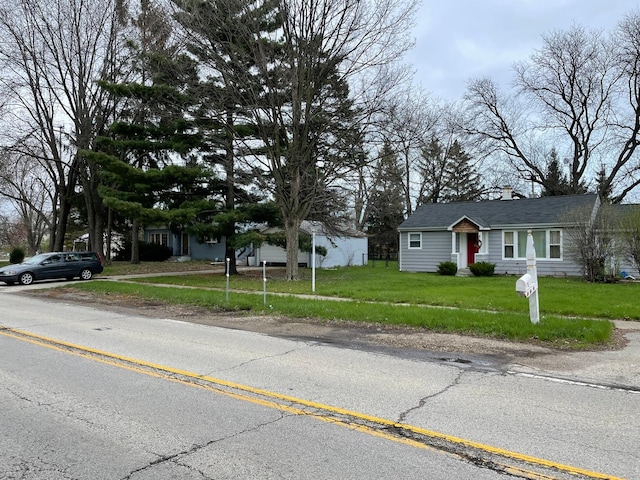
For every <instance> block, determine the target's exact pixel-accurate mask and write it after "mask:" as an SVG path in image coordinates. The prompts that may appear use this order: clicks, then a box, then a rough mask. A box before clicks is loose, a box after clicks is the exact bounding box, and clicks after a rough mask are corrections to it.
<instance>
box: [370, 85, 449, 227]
mask: <svg viewBox="0 0 640 480" xmlns="http://www.w3.org/2000/svg"><path fill="white" fill-rule="evenodd" d="M387 102H388V105H389V107H388V108H387V109H386V110H385V112H384V113H383V115H382V121H383V122H384V125H385V127H384V129H383V136H384V139H385V142H390V143H391V144H392V145H393V146H394V150H396V152H397V153H398V154H399V160H400V161H401V162H402V171H403V172H404V179H403V182H402V188H403V190H404V201H405V205H406V214H407V216H409V215H411V213H412V212H413V208H414V206H415V205H416V203H417V201H418V200H419V198H420V195H419V193H415V191H416V190H418V191H419V190H420V189H421V187H423V186H424V182H421V181H419V180H418V179H417V178H418V177H419V175H417V172H418V170H419V169H420V164H421V163H422V158H421V151H422V150H423V149H424V147H425V145H426V144H427V142H428V140H427V139H428V138H429V137H430V136H431V135H433V132H434V129H435V126H436V123H437V122H438V120H439V114H438V111H437V110H436V109H435V108H434V107H433V106H432V105H431V101H430V99H429V97H428V95H426V94H425V93H422V92H421V91H420V90H419V89H416V88H415V87H413V86H411V85H407V86H406V88H404V89H402V90H401V91H399V92H397V93H396V94H394V95H391V96H389V98H388V100H387ZM416 184H417V186H416Z"/></svg>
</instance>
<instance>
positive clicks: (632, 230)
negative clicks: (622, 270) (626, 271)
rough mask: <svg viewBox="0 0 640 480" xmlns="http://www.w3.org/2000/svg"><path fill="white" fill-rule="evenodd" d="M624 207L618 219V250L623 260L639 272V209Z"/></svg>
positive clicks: (634, 206)
mask: <svg viewBox="0 0 640 480" xmlns="http://www.w3.org/2000/svg"><path fill="white" fill-rule="evenodd" d="M620 207H625V210H624V211H623V213H622V215H621V217H620V234H619V235H618V237H619V239H620V248H621V251H622V253H623V255H624V256H625V258H626V259H627V260H628V261H630V262H631V263H632V264H633V266H635V267H636V270H638V271H640V209H639V208H638V206H637V205H624V206H623V205H621V206H620Z"/></svg>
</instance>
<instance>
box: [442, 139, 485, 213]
mask: <svg viewBox="0 0 640 480" xmlns="http://www.w3.org/2000/svg"><path fill="white" fill-rule="evenodd" d="M444 177H445V187H444V188H443V192H442V200H443V201H444V202H469V201H477V200H480V199H482V196H483V194H484V187H483V185H482V183H481V178H480V174H479V173H478V172H477V170H476V169H475V167H474V165H473V164H472V161H471V157H470V156H469V155H468V154H467V153H466V152H465V151H464V150H463V148H462V146H461V145H460V143H459V142H458V141H457V140H455V141H454V142H453V144H452V145H451V148H450V149H449V151H448V152H447V163H446V167H445V171H444Z"/></svg>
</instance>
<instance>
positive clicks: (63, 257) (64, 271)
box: [0, 252, 103, 285]
mask: <svg viewBox="0 0 640 480" xmlns="http://www.w3.org/2000/svg"><path fill="white" fill-rule="evenodd" d="M102 269H103V267H102V260H101V258H100V256H99V255H98V254H97V253H95V252H51V253H41V254H40V255H35V256H34V257H31V258H29V259H27V260H25V261H24V262H22V263H19V264H15V265H8V266H6V267H2V268H0V282H4V283H6V284H7V285H13V284H14V283H16V282H19V283H20V284H22V285H31V284H32V283H33V282H34V281H37V280H47V279H54V278H66V279H67V280H72V279H73V278H76V277H78V278H80V279H81V280H90V279H91V278H92V277H93V276H94V275H95V274H97V273H101V272H102Z"/></svg>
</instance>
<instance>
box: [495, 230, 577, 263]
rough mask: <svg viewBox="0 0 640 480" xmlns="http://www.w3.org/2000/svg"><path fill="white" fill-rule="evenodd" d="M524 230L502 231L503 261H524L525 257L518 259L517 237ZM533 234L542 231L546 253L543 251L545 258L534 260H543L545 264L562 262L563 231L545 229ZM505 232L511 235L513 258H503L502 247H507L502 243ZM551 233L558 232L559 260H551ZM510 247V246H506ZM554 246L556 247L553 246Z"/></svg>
mask: <svg viewBox="0 0 640 480" xmlns="http://www.w3.org/2000/svg"><path fill="white" fill-rule="evenodd" d="M524 231H525V230H503V231H502V260H503V261H506V262H508V261H518V262H521V261H522V260H526V257H518V235H519V234H522V233H523V232H524ZM534 231H535V232H541V231H544V233H545V237H546V238H545V246H546V251H545V256H544V257H537V258H536V260H544V261H546V262H562V261H563V260H564V248H563V240H564V231H563V229H562V228H547V229H544V230H542V229H540V230H534ZM506 232H512V233H513V257H505V255H504V247H505V246H506V245H507V244H505V243H504V237H505V235H504V234H505V233H506ZM551 232H560V244H559V245H560V257H559V258H551V243H550V240H551ZM508 245H511V244H508ZM554 245H558V244H555V243H554Z"/></svg>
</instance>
